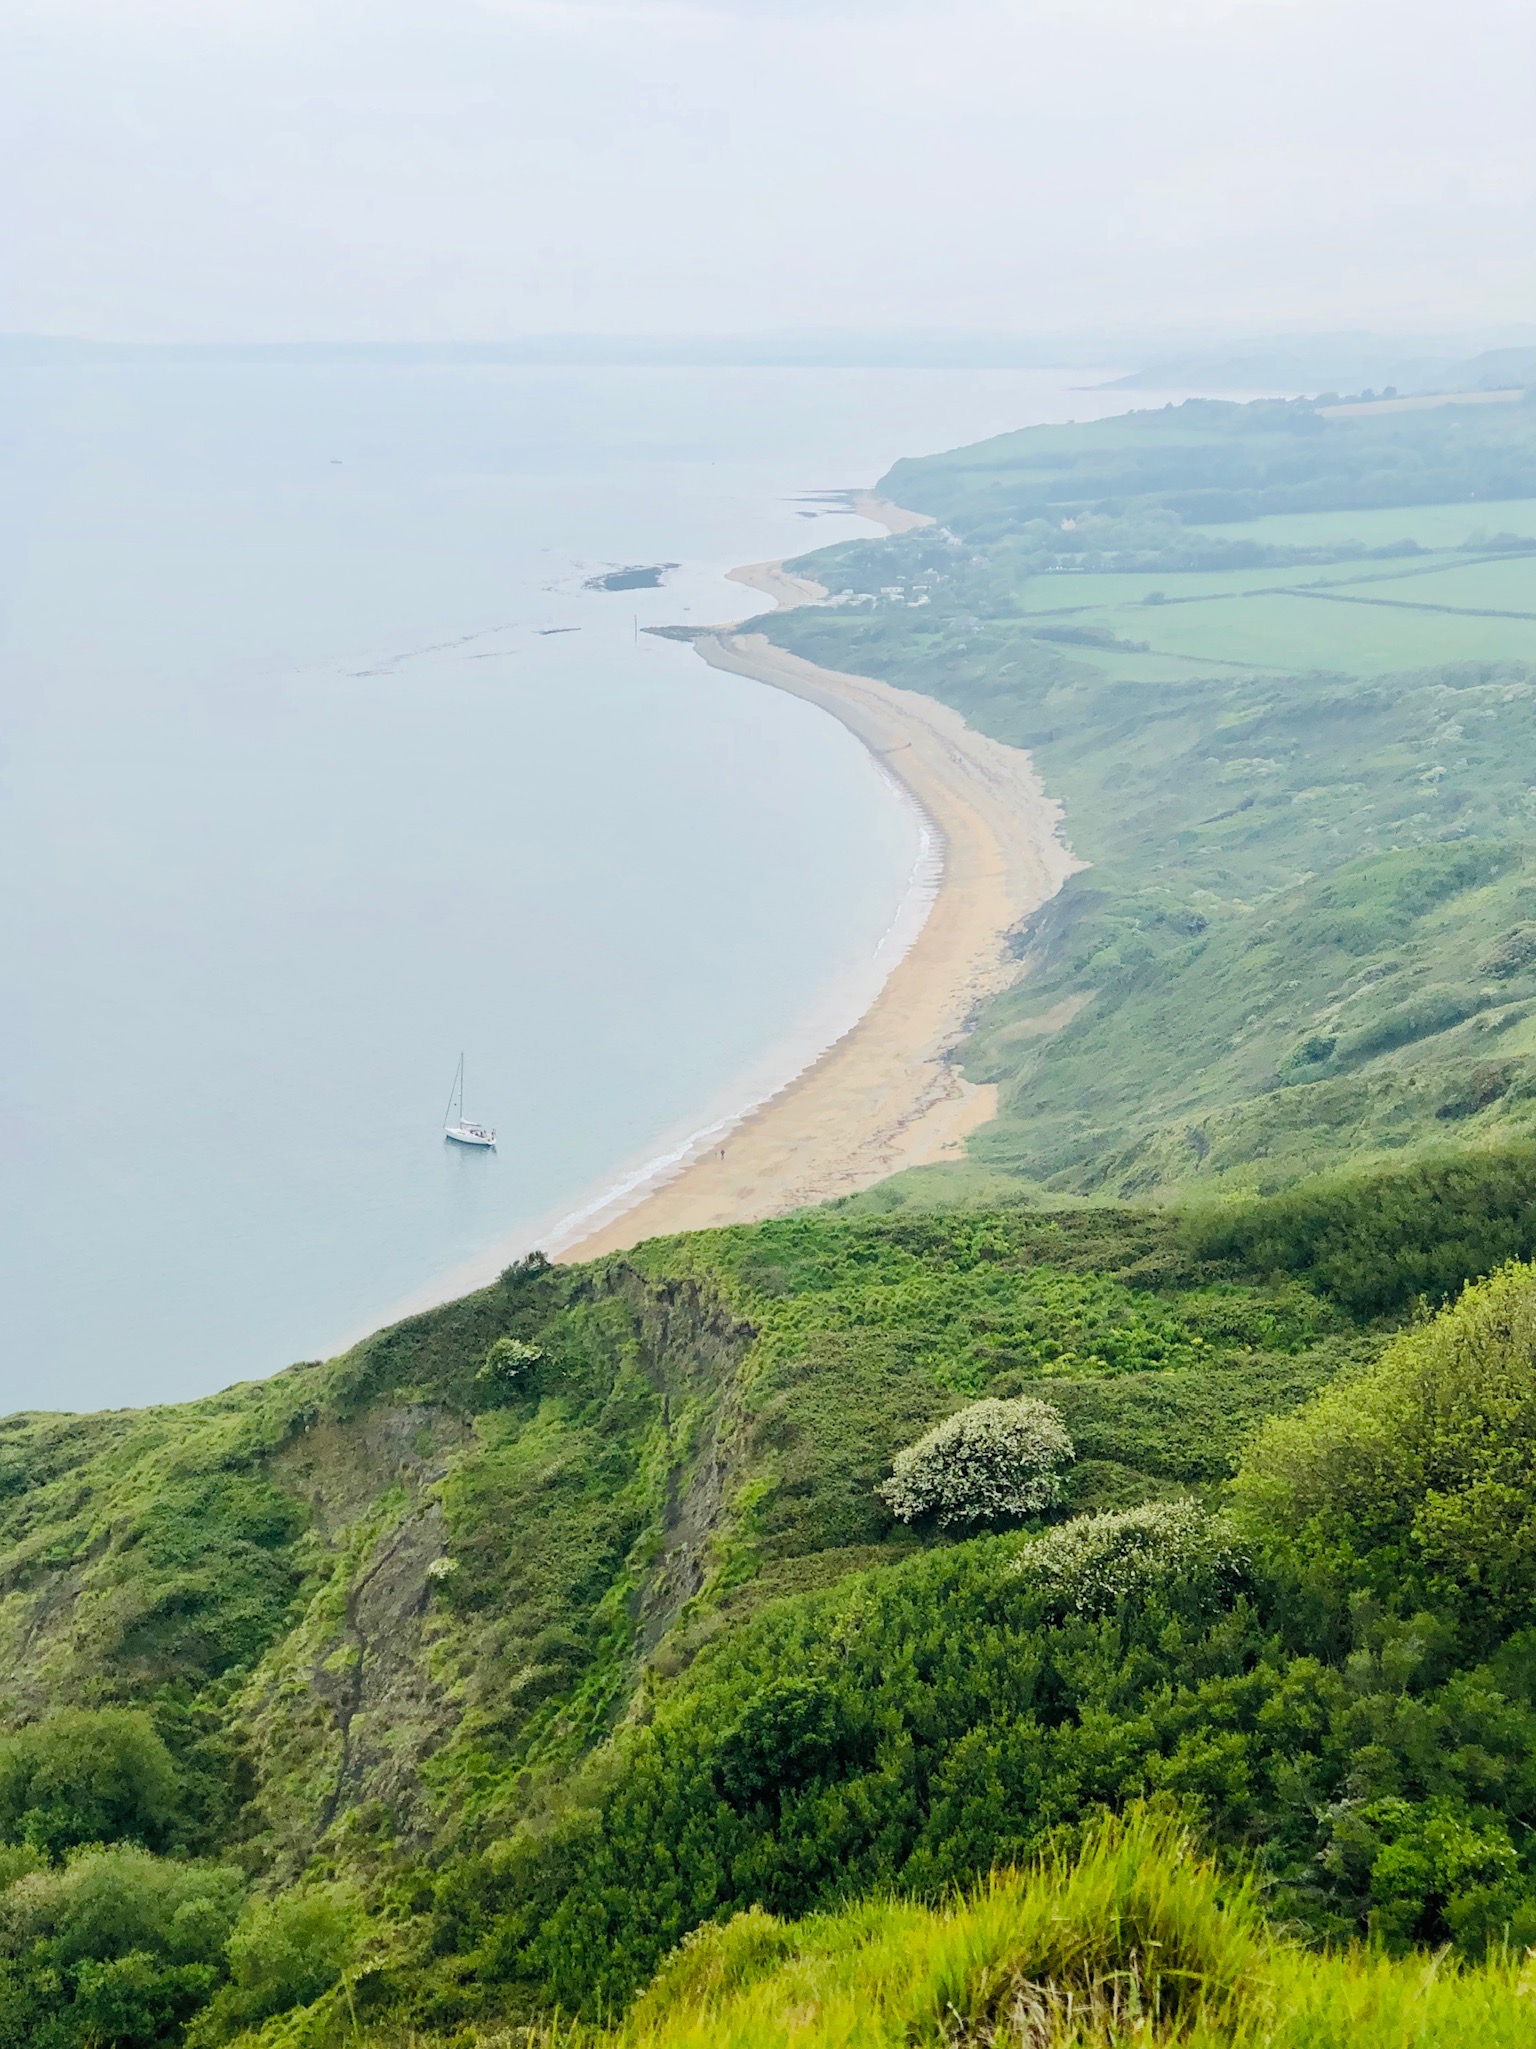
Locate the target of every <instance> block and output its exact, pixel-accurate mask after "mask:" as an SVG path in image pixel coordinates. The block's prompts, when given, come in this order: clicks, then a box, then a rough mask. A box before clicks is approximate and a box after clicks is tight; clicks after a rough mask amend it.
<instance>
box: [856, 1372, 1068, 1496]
mask: <svg viewBox="0 0 1536 2049" xmlns="http://www.w3.org/2000/svg"><path fill="white" fill-rule="evenodd" d="M1072 1456H1073V1451H1072V1440H1071V1438H1070V1437H1069V1436H1068V1435H1067V1427H1066V1425H1065V1423H1063V1422H1062V1420H1061V1412H1060V1410H1059V1409H1055V1408H1052V1406H1051V1405H1050V1403H1049V1402H1042V1401H1037V1400H1035V1399H1034V1398H1033V1397H1032V1396H1029V1395H1021V1396H1020V1397H1018V1398H1017V1399H1016V1400H1014V1401H1006V1402H1001V1401H985V1402H972V1403H971V1405H970V1406H969V1408H964V1409H961V1410H960V1411H959V1412H958V1413H957V1414H956V1415H953V1416H947V1417H946V1418H945V1419H944V1421H943V1422H942V1423H938V1424H936V1425H935V1426H934V1428H933V1429H932V1430H930V1431H929V1432H928V1433H927V1435H926V1436H924V1437H920V1438H919V1439H918V1441H917V1443H916V1444H913V1445H909V1446H908V1447H907V1449H906V1450H905V1451H901V1452H898V1453H897V1454H896V1457H895V1459H894V1460H893V1461H892V1473H891V1477H890V1479H889V1480H887V1481H886V1482H885V1484H884V1486H882V1487H881V1488H880V1489H879V1493H880V1496H881V1499H882V1500H883V1501H884V1502H885V1503H886V1505H887V1506H888V1507H889V1509H890V1511H891V1513H892V1515H894V1516H897V1517H899V1518H900V1520H901V1521H902V1522H916V1521H917V1520H918V1518H919V1517H921V1516H929V1515H931V1516H933V1517H935V1518H936V1520H937V1522H938V1524H939V1526H940V1528H945V1527H947V1526H949V1525H950V1524H952V1523H979V1522H997V1521H999V1520H1001V1519H1003V1518H1005V1517H1010V1516H1029V1515H1039V1514H1040V1512H1041V1510H1042V1509H1046V1508H1053V1507H1054V1506H1055V1505H1056V1503H1057V1502H1058V1501H1060V1499H1061V1494H1062V1482H1061V1469H1062V1467H1063V1466H1064V1465H1066V1464H1067V1462H1068V1461H1069V1460H1070V1459H1071V1458H1072Z"/></svg>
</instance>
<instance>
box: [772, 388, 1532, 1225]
mask: <svg viewBox="0 0 1536 2049" xmlns="http://www.w3.org/2000/svg"><path fill="white" fill-rule="evenodd" d="M1474 415H1475V417H1474ZM1488 415H1493V416H1495V417H1492V418H1490V417H1487V416H1488ZM1533 418H1536V413H1533V410H1532V408H1531V407H1530V406H1529V405H1527V406H1510V407H1494V408H1482V409H1477V408H1472V409H1466V410H1459V409H1456V408H1448V409H1446V411H1445V412H1443V413H1430V414H1407V415H1389V416H1387V417H1386V418H1384V419H1379V420H1366V421H1359V420H1353V419H1342V420H1335V419H1325V418H1324V417H1322V416H1321V415H1320V414H1318V413H1317V412H1316V411H1315V410H1313V409H1312V408H1310V407H1307V406H1305V405H1297V406H1284V405H1280V406H1275V405H1260V406H1254V407H1239V406H1221V405H1214V404H1210V403H1199V404H1192V405H1188V406H1184V407H1181V408H1178V409H1169V410H1167V411H1165V412H1163V413H1155V414H1145V415H1135V416H1132V418H1130V419H1129V420H1122V421H1106V422H1099V423H1096V424H1094V425H1092V426H1087V427H1080V428H1050V429H1043V428H1042V429H1031V430H1029V431H1028V432H1026V433H1024V434H1020V435H1011V436H1004V437H1002V438H1001V439H1000V440H998V441H996V442H988V443H984V444H982V445H981V446H980V447H979V448H977V449H974V450H962V451H960V452H959V453H958V454H957V455H954V456H946V457H935V458H932V459H929V460H927V461H925V462H920V463H903V464H900V465H898V467H897V469H896V470H895V471H893V472H892V474H891V476H890V477H889V478H888V479H886V480H885V485H884V488H886V489H888V490H890V491H891V492H892V493H893V494H894V495H896V496H897V497H902V494H903V493H904V494H905V498H904V499H903V502H911V503H912V504H914V505H916V506H918V507H920V508H923V509H928V510H931V511H933V512H935V513H936V514H937V515H938V516H939V517H940V518H941V519H943V520H945V521H948V522H949V524H948V525H947V526H944V527H942V528H936V529H926V530H923V531H921V532H917V533H913V534H909V535H905V536H901V537H899V538H897V539H895V540H892V541H889V542H885V543H861V544H857V545H853V546H849V547H846V548H843V549H834V550H829V551H826V552H825V553H824V554H823V555H819V556H810V557H806V558H804V559H803V560H802V562H801V563H800V564H798V565H797V566H798V567H800V568H803V569H806V570H808V571H810V572H811V573H812V574H815V575H817V576H820V577H821V578H822V579H823V580H824V581H825V582H826V583H827V584H828V585H829V587H830V588H831V589H832V590H834V591H836V592H841V593H842V594H843V595H842V597H841V598H840V599H839V600H838V601H836V602H834V603H833V604H832V605H831V606H828V607H819V608H811V609H806V610H802V611H798V612H793V613H789V614H786V615H783V616H782V617H774V618H772V619H770V620H767V621H764V622H760V623H762V624H763V625H764V626H765V627H766V629H767V630H768V631H769V632H771V633H772V635H773V636H774V638H775V639H777V640H779V641H781V642H783V643H784V644H785V645H787V646H790V647H793V648H794V649H796V650H797V651H798V652H800V653H803V654H805V655H807V656H809V657H810V658H811V659H813V660H816V661H818V662H821V663H823V664H825V665H827V666H829V667H833V668H841V669H846V670H852V671H855V672H858V673H864V674H871V675H878V676H881V677H884V678H887V679H889V680H890V681H893V682H896V683H900V684H904V685H907V686H910V687H912V688H915V689H919V690H923V691H925V692H928V693H929V694H931V695H936V696H940V697H942V698H944V699H945V700H946V701H948V702H950V703H952V704H954V705H956V706H957V707H958V708H959V709H960V710H962V711H963V712H964V713H965V715H966V717H967V718H968V719H969V720H971V722H972V723H973V724H975V725H976V726H978V727H979V728H980V729H982V730H984V731H986V732H989V733H992V734H995V735H996V736H997V737H999V738H1001V739H1004V740H1007V741H1010V742H1012V743H1014V744H1016V745H1020V746H1024V747H1028V748H1029V749H1031V751H1032V752H1033V753H1034V755H1035V757H1036V759H1037V761H1038V762H1039V764H1040V767H1041V770H1042V773H1043V774H1044V777H1045V780H1046V783H1047V786H1048V787H1049V788H1050V789H1051V790H1052V791H1053V792H1054V793H1056V794H1058V795H1060V796H1061V797H1062V798H1063V800H1064V802H1065V807H1066V821H1067V823H1066V829H1067V833H1068V836H1069V838H1070V840H1071V842H1072V844H1073V846H1074V848H1075V849H1076V850H1077V851H1078V852H1079V853H1081V854H1082V855H1084V856H1085V857H1086V858H1087V859H1088V860H1089V861H1090V862H1091V863H1092V866H1091V867H1090V868H1089V869H1087V870H1086V871H1085V872H1083V873H1081V874H1079V875H1077V876H1074V877H1073V878H1072V879H1071V881H1070V882H1069V883H1068V884H1067V886H1066V888H1065V889H1064V890H1063V891H1062V893H1061V895H1060V896H1059V897H1058V898H1057V899H1056V900H1055V902H1053V903H1052V904H1050V905H1048V906H1047V907H1046V909H1045V910H1044V911H1043V912H1042V913H1041V914H1040V915H1039V916H1038V917H1037V918H1035V919H1034V920H1032V921H1031V922H1030V924H1029V925H1028V926H1027V927H1026V928H1025V929H1024V930H1023V931H1022V932H1021V933H1020V934H1019V935H1018V946H1019V950H1020V952H1021V954H1022V955H1024V956H1025V957H1027V959H1028V960H1029V961H1030V963H1031V966H1032V970H1033V972H1032V973H1031V974H1030V975H1029V977H1028V978H1027V979H1026V980H1025V981H1024V982H1023V983H1021V984H1020V986H1019V987H1018V988H1017V989H1016V990H1015V991H1013V992H1012V993H1011V994H1009V995H1008V996H1006V997H1004V998H1003V999H1001V1000H1000V1001H999V1002H997V1003H995V1004H993V1005H992V1006H991V1007H990V1008H989V1009H988V1011H987V1012H986V1013H985V1015H984V1016H983V1018H982V1020H981V1026H980V1029H979V1030H978V1032H977V1033H976V1035H975V1037H974V1038H973V1039H972V1040H971V1041H970V1042H969V1044H968V1047H967V1050H966V1055H965V1072H966V1073H967V1074H968V1075H969V1076H970V1077H971V1078H972V1079H973V1080H978V1081H995V1082H997V1083H999V1084H1000V1086H1001V1091H1002V1098H1001V1116H1000V1118H999V1120H998V1122H997V1123H996V1124H995V1125H994V1126H992V1127H990V1128H989V1129H988V1130H986V1131H985V1132H983V1133H982V1134H980V1135H979V1136H978V1137H977V1138H976V1139H975V1140H974V1141H973V1143H972V1147H971V1157H972V1161H973V1162H974V1166H975V1168H976V1169H979V1170H983V1171H984V1172H990V1173H993V1174H1002V1175H1006V1176H1008V1177H1011V1178H1016V1179H1022V1180H1023V1181H1025V1182H1026V1183H1029V1184H1033V1185H1035V1186H1037V1187H1042V1188H1045V1189H1049V1190H1052V1191H1055V1192H1059V1193H1063V1194H1065V1193H1074V1192H1075V1193H1104V1194H1109V1195H1114V1196H1118V1197H1120V1198H1122V1199H1124V1198H1127V1197H1136V1196H1141V1195H1145V1194H1148V1193H1151V1192H1154V1191H1159V1190H1168V1189H1171V1188H1178V1187H1189V1186H1198V1185H1200V1184H1201V1183H1202V1182H1210V1181H1218V1180H1220V1181H1230V1182H1232V1183H1234V1184H1236V1185H1239V1186H1247V1187H1252V1188H1258V1189H1273V1188H1276V1187H1279V1186H1282V1185H1284V1184H1285V1183H1286V1182H1287V1181H1288V1180H1291V1179H1294V1178H1295V1177H1296V1176H1298V1175H1302V1174H1306V1173H1309V1172H1312V1171H1315V1169H1316V1167H1317V1165H1318V1164H1319V1163H1320V1161H1321V1160H1323V1159H1324V1158H1330V1159H1335V1160H1338V1159H1350V1158H1352V1159H1358V1160H1365V1159H1370V1158H1377V1159H1380V1158H1384V1157H1387V1156H1389V1155H1390V1154H1391V1153H1393V1152H1394V1151H1401V1150H1403V1149H1405V1148H1407V1149H1412V1150H1420V1151H1422V1150H1423V1149H1425V1148H1427V1147H1432V1146H1435V1145H1442V1146H1443V1145H1444V1144H1445V1143H1446V1141H1447V1139H1448V1138H1450V1137H1451V1136H1452V1135H1454V1136H1455V1137H1457V1138H1466V1137H1471V1138H1474V1139H1477V1138H1482V1137H1485V1136H1496V1135H1497V1136H1504V1135H1509V1134H1513V1133H1522V1132H1525V1131H1528V1130H1530V1129H1531V1127H1532V1124H1533V1121H1536V1012H1533V1010H1532V998H1533V996H1536V982H1533V981H1532V980H1531V969H1532V966H1533V965H1536V867H1533V865H1532V863H1533V859H1536V857H1533V854H1532V852H1531V847H1532V838H1533V831H1536V811H1533V803H1536V799H1533V796H1532V785H1531V776H1530V769H1529V764H1530V762H1531V760H1532V758H1533V749H1536V638H1533V636H1536V501H1516V502H1500V503H1489V502H1486V501H1487V500H1488V499H1489V498H1490V497H1497V496H1498V495H1499V494H1505V493H1508V492H1509V491H1510V490H1511V489H1514V488H1516V487H1518V488H1519V489H1521V490H1531V489H1536V484H1533V482H1532V478H1531V476H1530V474H1529V470H1530V463H1531V460H1532V456H1531V450H1532V448H1533V446H1536V442H1533V440H1532V425H1531V423H1532V419H1533ZM1202 480H1203V481H1202ZM1453 482H1454V483H1455V485H1456V488H1457V489H1458V490H1460V491H1462V492H1464V493H1466V494H1467V496H1468V497H1470V498H1471V499H1472V500H1473V501H1474V502H1473V504H1471V505H1468V504H1467V503H1465V502H1463V503H1462V504H1460V505H1456V504H1449V505H1447V504H1418V503H1416V502H1415V499H1416V494H1417V495H1422V494H1425V493H1430V494H1433V493H1436V492H1441V491H1448V490H1449V489H1450V487H1451V484H1452V483H1453ZM1290 505H1297V506H1306V507H1309V508H1314V507H1315V508H1330V507H1331V508H1336V509H1332V510H1329V509H1317V510H1307V511H1296V512H1281V511H1276V510H1273V509H1272V508H1277V507H1282V506H1290ZM1381 506H1391V507H1393V508H1395V509H1394V510H1392V511H1390V512H1384V511H1381V510H1376V509H1372V508H1377V507H1381ZM1246 513H1251V514H1253V515H1254V516H1253V517H1252V518H1251V520H1248V521H1247V523H1244V519H1243V517H1242V515H1244V514H1246ZM1196 519H1217V520H1221V521H1225V522H1227V523H1226V524H1224V525H1219V526H1198V525H1195V524H1192V523H1191V522H1193V521H1194V520H1196ZM1234 521H1236V523H1233V522H1234ZM1490 521H1492V522H1494V525H1493V526H1490V524H1489V522H1490ZM1421 535H1422V538H1421V537H1420V536H1421ZM969 1179H970V1185H976V1180H977V1177H976V1173H975V1172H974V1171H973V1173H972V1174H971V1176H970V1177H969ZM956 1180H958V1181H959V1182H960V1183H961V1185H966V1183H967V1177H966V1175H965V1174H964V1173H963V1172H961V1173H959V1174H958V1175H957V1174H956V1173H955V1172H947V1173H940V1174H936V1175H935V1174H929V1175H926V1176H924V1177H922V1178H921V1179H920V1180H919V1181H918V1182H917V1183H916V1184H915V1186H916V1188H917V1189H918V1190H920V1191H922V1192H924V1193H926V1194H934V1193H937V1192H938V1191H939V1190H940V1189H941V1188H942V1187H943V1185H944V1184H945V1183H946V1182H954V1181H956Z"/></svg>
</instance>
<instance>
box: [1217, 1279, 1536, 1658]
mask: <svg viewBox="0 0 1536 2049" xmlns="http://www.w3.org/2000/svg"><path fill="white" fill-rule="evenodd" d="M1236 1498H1237V1502H1238V1505H1239V1509H1240V1512H1241V1513H1242V1515H1243V1517H1244V1520H1245V1522H1246V1524H1247V1526H1248V1528H1249V1529H1250V1530H1251V1531H1252V1532H1253V1533H1254V1535H1255V1536H1256V1537H1257V1538H1259V1539H1260V1540H1261V1541H1263V1540H1266V1539H1267V1540H1268V1541H1269V1543H1270V1545H1271V1548H1272V1549H1276V1550H1278V1551H1279V1552H1281V1554H1282V1555H1285V1556H1287V1557H1293V1558H1295V1559H1297V1560H1299V1561H1302V1562H1304V1563H1307V1564H1312V1565H1315V1566H1318V1567H1321V1568H1323V1569H1325V1570H1326V1571H1327V1573H1328V1574H1329V1575H1330V1577H1331V1578H1332V1580H1333V1581H1334V1582H1335V1583H1337V1584H1339V1585H1344V1586H1347V1585H1363V1586H1366V1587H1369V1588H1370V1590H1371V1591H1372V1592H1373V1593H1374V1594H1375V1595H1376V1596H1377V1598H1378V1599H1380V1600H1381V1601H1383V1602H1385V1603H1389V1604H1391V1605H1392V1606H1393V1607H1394V1608H1396V1609H1398V1610H1399V1611H1410V1610H1411V1609H1412V1608H1414V1607H1416V1606H1425V1607H1429V1608H1434V1609H1438V1610H1440V1611H1441V1612H1443V1613H1445V1614H1446V1615H1447V1616H1449V1617H1450V1618H1452V1619H1453V1620H1454V1622H1455V1624H1456V1627H1457V1629H1458V1631H1459V1633H1460V1635H1461V1637H1462V1639H1463V1641H1464V1642H1466V1643H1467V1644H1468V1645H1469V1646H1472V1647H1474V1648H1486V1647H1487V1646H1489V1645H1491V1644H1492V1643H1495V1642H1497V1641H1498V1640H1499V1639H1500V1638H1501V1637H1503V1636H1504V1635H1506V1634H1507V1633H1508V1632H1509V1631H1510V1630H1512V1629H1516V1628H1519V1627H1521V1626H1523V1625H1524V1624H1526V1623H1528V1622H1529V1620H1530V1618H1531V1615H1532V1613H1533V1612H1536V1267H1532V1266H1527V1265H1520V1264H1512V1265H1510V1266H1507V1267H1503V1268H1501V1269H1500V1270H1499V1271H1498V1272H1497V1273H1496V1274H1494V1275H1493V1276H1492V1277H1491V1278H1490V1279H1488V1280H1486V1281H1482V1282H1479V1283H1477V1284H1475V1285H1474V1286H1472V1287H1470V1288H1468V1289H1467V1290H1466V1292H1465V1294H1463V1296H1462V1297H1461V1299H1460V1301H1459V1302H1458V1303H1457V1304H1456V1306H1455V1308H1454V1309H1452V1310H1450V1311H1448V1312H1447V1313H1446V1314H1444V1315H1442V1316H1439V1317H1437V1318H1436V1319H1435V1321H1434V1322H1433V1323H1430V1324H1426V1325H1424V1326H1422V1327H1421V1328H1419V1329H1416V1330H1411V1331H1408V1332H1406V1333H1405V1334H1404V1335H1403V1336H1402V1337H1400V1338H1398V1339H1397V1340H1396V1342H1395V1343H1394V1344H1393V1345H1392V1346H1391V1347H1390V1348H1389V1350H1388V1351H1387V1352H1386V1353H1385V1354H1384V1356H1383V1357H1382V1360H1381V1362H1380V1364H1379V1365H1378V1366H1377V1367H1376V1368H1375V1369H1374V1370H1373V1371H1372V1372H1371V1373H1369V1374H1368V1375H1366V1376H1364V1377H1363V1378H1358V1379H1353V1380H1351V1381H1349V1382H1347V1383H1346V1384H1345V1385H1343V1386H1339V1387H1336V1388H1334V1389H1331V1390H1329V1391H1328V1392H1327V1393H1325V1394H1323V1395H1322V1396H1321V1397H1320V1398H1319V1399H1318V1400H1317V1401H1316V1402H1314V1403H1313V1404H1311V1405H1310V1406H1309V1407H1308V1408H1306V1409H1303V1410H1301V1411H1300V1412H1299V1413H1298V1414H1296V1415H1294V1416H1290V1417H1286V1418H1283V1419H1277V1420H1276V1421H1273V1422H1271V1423H1270V1424H1268V1425H1267V1426H1266V1427H1265V1429H1264V1430H1263V1431H1262V1432H1261V1433H1260V1435H1259V1437H1258V1439H1257V1441H1256V1442H1255V1443H1254V1444H1253V1445H1252V1446H1251V1448H1250V1450H1249V1452H1248V1454H1247V1456H1246V1458H1245V1460H1244V1463H1243V1468H1242V1471H1241V1473H1240V1475H1239V1478H1238V1481H1237V1497H1236Z"/></svg>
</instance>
